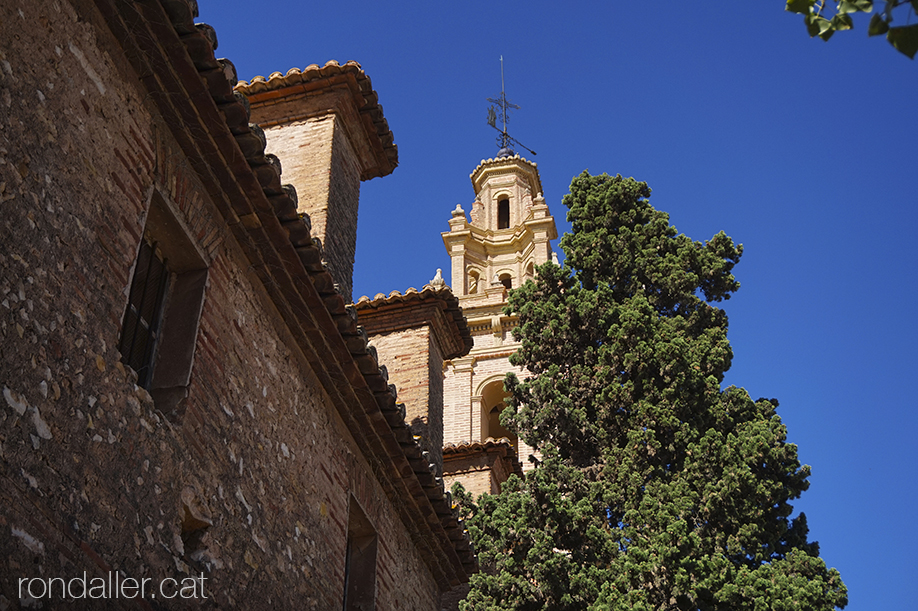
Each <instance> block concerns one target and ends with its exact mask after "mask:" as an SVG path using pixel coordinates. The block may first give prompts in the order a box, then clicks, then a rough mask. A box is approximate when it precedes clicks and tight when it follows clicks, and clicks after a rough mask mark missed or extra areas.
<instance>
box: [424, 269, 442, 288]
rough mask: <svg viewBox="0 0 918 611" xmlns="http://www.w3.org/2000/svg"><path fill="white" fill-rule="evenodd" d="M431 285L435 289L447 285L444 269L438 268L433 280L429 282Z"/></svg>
mask: <svg viewBox="0 0 918 611" xmlns="http://www.w3.org/2000/svg"><path fill="white" fill-rule="evenodd" d="M428 284H429V285H430V286H432V287H433V288H435V289H442V288H443V287H445V286H446V281H445V280H444V279H443V270H442V269H440V268H439V267H438V268H437V275H436V276H434V277H433V280H431V281H430V282H428Z"/></svg>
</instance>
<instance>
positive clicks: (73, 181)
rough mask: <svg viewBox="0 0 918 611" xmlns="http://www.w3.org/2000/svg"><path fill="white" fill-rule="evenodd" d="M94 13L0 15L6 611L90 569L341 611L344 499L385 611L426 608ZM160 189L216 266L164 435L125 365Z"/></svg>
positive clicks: (64, 7) (73, 6)
mask: <svg viewBox="0 0 918 611" xmlns="http://www.w3.org/2000/svg"><path fill="white" fill-rule="evenodd" d="M88 7H89V5H87V4H85V3H83V2H81V1H80V0H73V2H72V3H71V2H67V1H64V0H58V1H53V2H24V1H23V2H7V3H3V4H2V6H0V39H2V40H4V45H3V48H2V50H0V346H2V350H0V388H2V394H3V399H2V400H0V482H2V485H0V552H2V553H0V608H4V609H5V608H9V607H10V606H11V605H12V608H15V607H16V605H17V604H19V595H18V591H17V587H16V584H17V579H18V578H21V577H39V576H45V577H47V576H61V577H65V578H69V577H72V576H78V575H81V574H82V572H83V571H87V572H88V573H89V575H90V576H93V575H96V576H101V575H105V574H106V573H107V572H109V571H118V572H120V573H121V574H122V575H124V576H130V577H134V578H138V579H139V578H144V577H150V578H152V579H154V580H156V581H158V580H161V579H164V578H176V579H181V578H182V577H185V576H189V575H198V574H199V573H203V574H204V575H206V577H207V581H206V584H207V587H206V590H205V592H204V593H205V595H206V596H207V599H208V600H206V601H203V603H202V601H201V600H200V599H196V600H192V601H188V602H186V603H184V604H183V603H180V602H178V601H172V603H170V605H169V608H170V609H172V608H185V607H188V608H191V607H194V608H205V609H215V608H252V607H259V608H261V607H266V608H277V609H323V610H324V609H335V608H340V607H341V595H342V592H343V570H344V557H345V545H346V528H347V519H348V518H347V516H348V503H349V502H351V501H350V499H351V498H353V499H354V500H355V501H356V502H358V503H359V504H360V505H361V507H362V508H363V511H364V512H365V513H366V515H367V517H368V518H369V519H370V521H371V522H372V523H373V524H374V526H375V528H376V530H377V532H378V535H379V551H378V567H379V568H378V572H377V598H376V600H377V609H383V610H384V609H434V608H436V605H437V599H438V596H439V593H438V588H437V585H436V583H435V582H434V578H433V576H432V575H431V573H430V570H429V569H428V567H427V566H425V565H424V563H423V562H422V560H421V556H420V555H419V552H418V542H417V541H416V540H415V539H414V535H413V534H412V533H411V532H410V531H409V529H407V528H406V526H405V525H404V524H403V523H402V522H401V521H400V518H399V517H398V514H397V512H396V510H395V509H394V508H393V506H392V505H391V503H390V501H389V500H388V499H387V497H386V495H385V493H384V491H383V490H382V489H381V487H380V485H379V483H378V480H377V477H376V474H375V473H374V470H373V468H372V467H371V466H370V465H369V464H368V463H367V461H366V460H365V459H364V458H363V456H362V454H361V453H360V452H359V450H358V449H357V446H356V445H355V443H354V441H353V437H352V434H351V432H350V431H348V429H347V427H346V426H345V425H344V423H343V422H342V420H341V418H340V417H339V415H338V413H337V412H336V411H335V410H334V409H333V408H332V407H331V406H330V402H329V400H328V397H327V396H326V395H325V394H324V390H323V389H322V387H321V386H320V384H319V382H318V381H317V379H316V374H315V372H313V371H312V370H311V369H310V367H309V365H308V363H307V362H306V360H305V359H304V358H303V356H302V354H301V353H300V352H299V351H298V350H297V348H295V345H296V344H295V343H294V342H293V341H292V340H291V339H290V337H289V336H288V331H287V330H286V327H285V326H284V324H283V322H282V321H281V320H280V318H279V316H278V314H277V311H276V309H275V308H274V306H273V305H272V302H271V300H270V298H269V296H268V294H267V292H266V290H265V288H264V286H263V284H262V282H261V280H260V279H259V277H258V276H257V275H256V270H252V269H251V268H250V266H249V264H248V262H247V259H246V258H245V257H244V255H243V251H242V248H241V246H240V244H238V243H237V242H236V240H235V238H234V237H233V235H232V233H231V232H228V231H226V228H225V224H224V223H223V221H222V219H220V218H219V215H218V212H217V210H216V207H215V205H214V202H212V201H211V200H210V199H209V197H208V196H207V195H206V194H205V193H204V191H203V189H202V188H201V186H200V184H199V183H198V180H197V178H196V176H195V174H194V173H193V172H192V171H191V169H190V164H189V162H188V160H187V159H186V158H184V157H183V153H182V152H181V149H180V148H179V147H178V145H177V144H176V143H175V142H174V141H173V140H172V139H171V136H170V135H169V134H170V131H169V130H168V129H167V128H166V126H165V125H164V124H163V122H162V119H161V118H159V116H158V115H157V113H156V111H155V109H154V107H153V106H152V104H151V103H150V101H149V100H148V99H147V98H146V95H145V92H144V91H143V90H141V89H140V86H139V81H138V78H137V75H136V74H134V73H133V71H132V69H131V67H130V66H129V65H128V64H127V63H126V60H125V59H124V56H123V53H122V52H121V49H120V48H119V47H117V46H116V44H115V42H114V39H113V38H112V37H111V35H110V34H109V33H107V30H105V28H104V26H102V25H100V22H101V19H100V17H99V16H98V14H96V13H95V12H94V11H93V10H91V9H90V8H88ZM78 11H79V13H78ZM154 190H155V191H156V192H158V193H159V194H160V196H161V197H163V198H165V199H167V200H168V201H169V202H170V207H172V208H173V209H177V210H179V211H180V215H181V219H180V220H181V221H182V223H183V224H184V225H185V226H186V227H187V228H190V234H191V235H190V236H189V237H190V238H191V239H193V240H194V242H195V243H196V245H197V247H198V249H199V250H201V251H203V252H206V253H207V254H208V263H209V277H208V284H207V288H206V292H205V301H204V306H203V312H202V316H201V322H200V328H199V331H198V335H197V338H196V346H195V360H194V368H193V370H192V380H191V384H190V387H189V395H188V397H187V399H186V400H185V409H184V412H183V415H182V417H181V418H180V419H174V420H169V419H167V418H166V417H164V415H163V414H162V413H160V412H158V411H157V410H156V409H155V406H154V404H153V402H152V400H151V398H150V396H149V395H148V394H147V392H146V391H144V390H143V389H140V388H138V387H137V386H136V385H135V383H134V382H135V380H136V374H134V372H132V371H131V370H129V369H128V368H126V367H125V366H124V365H122V364H121V357H120V354H119V353H118V351H117V344H118V337H119V333H120V326H121V319H122V316H123V313H124V308H125V303H126V300H127V291H128V286H129V283H130V279H131V274H132V266H133V262H134V259H135V256H136V252H137V248H138V245H139V243H140V240H141V238H142V235H143V231H144V224H145V219H146V212H147V210H148V208H149V205H150V201H151V197H152V194H153V192H154ZM189 516H193V519H192V518H190V517H189ZM192 523H194V524H198V526H197V527H200V524H205V526H204V527H200V530H199V531H196V533H195V536H189V532H188V528H189V524H192ZM139 606H140V607H141V608H155V607H151V606H149V605H146V606H145V605H142V604H141V605H139ZM52 608H53V605H52ZM94 608H99V609H121V608H136V606H135V605H134V604H133V603H128V602H126V601H100V603H99V605H98V606H97V607H94ZM159 608H162V607H159Z"/></svg>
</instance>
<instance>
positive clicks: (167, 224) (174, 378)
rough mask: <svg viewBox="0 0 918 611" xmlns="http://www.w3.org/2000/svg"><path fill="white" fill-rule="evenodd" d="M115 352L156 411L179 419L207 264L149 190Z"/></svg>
mask: <svg viewBox="0 0 918 611" xmlns="http://www.w3.org/2000/svg"><path fill="white" fill-rule="evenodd" d="M143 235H144V237H143V239H142V240H141V245H140V247H139V248H138V251H137V261H136V263H135V264H134V275H133V277H132V279H131V288H130V290H129V291H128V303H127V306H126V307H125V310H124V319H123V321H122V327H121V338H120V339H119V343H118V348H119V350H120V351H121V360H122V361H123V362H124V363H125V364H126V365H128V366H129V367H131V368H132V369H133V370H134V371H136V372H137V384H138V385H140V386H142V387H143V388H146V389H147V391H149V393H150V396H151V397H152V398H153V402H154V404H155V405H156V407H157V409H159V410H161V411H162V413H163V414H165V415H166V417H167V418H170V419H175V420H177V419H180V418H181V417H182V414H183V413H184V399H185V397H187V396H188V388H189V384H190V383H191V370H192V367H193V365H194V353H195V346H196V344H197V334H198V324H199V322H200V320H201V312H202V311H203V307H204V291H205V288H206V285H207V264H206V263H205V258H204V253H203V251H202V250H201V249H200V248H199V246H198V245H197V242H196V241H195V240H194V239H193V238H192V237H191V236H192V232H191V230H190V229H188V226H187V224H186V223H185V221H183V220H182V216H181V212H180V211H178V210H177V207H176V206H175V204H173V203H171V200H166V198H165V197H163V196H162V195H161V194H160V193H159V192H154V193H153V195H152V198H151V202H150V209H149V212H148V214H147V222H146V226H145V227H144V234H143Z"/></svg>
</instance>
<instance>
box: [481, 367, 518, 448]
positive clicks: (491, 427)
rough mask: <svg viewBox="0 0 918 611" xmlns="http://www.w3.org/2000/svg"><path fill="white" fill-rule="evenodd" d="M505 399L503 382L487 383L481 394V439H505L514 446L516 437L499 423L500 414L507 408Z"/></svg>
mask: <svg viewBox="0 0 918 611" xmlns="http://www.w3.org/2000/svg"><path fill="white" fill-rule="evenodd" d="M507 397H508V393H507V392H506V391H505V390H504V383H503V380H495V381H494V382H491V383H489V384H488V385H487V386H486V387H485V388H484V391H483V392H482V393H481V403H482V407H483V408H484V414H483V416H484V419H483V422H482V439H487V438H488V437H493V438H494V439H500V438H501V437H506V438H507V439H509V440H510V443H511V444H513V445H514V446H516V444H517V436H516V435H515V434H514V433H513V432H511V431H510V430H508V429H507V428H506V427H504V426H503V425H502V424H501V423H500V414H501V412H503V411H504V409H505V408H506V407H507V404H506V403H505V401H506V399H507Z"/></svg>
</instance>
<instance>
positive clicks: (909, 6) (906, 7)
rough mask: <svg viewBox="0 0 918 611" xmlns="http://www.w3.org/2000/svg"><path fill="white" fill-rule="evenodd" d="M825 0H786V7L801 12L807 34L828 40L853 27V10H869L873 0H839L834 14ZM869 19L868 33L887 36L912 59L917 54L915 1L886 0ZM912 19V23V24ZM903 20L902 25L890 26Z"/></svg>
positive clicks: (901, 51)
mask: <svg viewBox="0 0 918 611" xmlns="http://www.w3.org/2000/svg"><path fill="white" fill-rule="evenodd" d="M829 4H830V3H829V2H828V1H827V0H787V5H786V6H785V10H787V11H789V12H791V13H798V14H800V15H803V21H804V23H805V24H806V29H807V31H808V32H809V33H810V36H811V37H813V36H818V37H820V38H822V39H823V40H829V39H830V38H831V37H832V35H833V34H835V32H841V31H843V30H852V29H854V19H853V18H852V17H851V16H852V15H853V14H855V13H871V12H873V9H874V2H873V0H842V1H841V2H836V3H834V4H835V9H834V11H835V12H834V14H832V9H831V8H829V7H828V5H829ZM879 4H882V5H883V6H882V9H878V10H877V12H876V13H874V14H873V16H872V17H871V18H870V23H869V24H868V26H867V35H868V36H881V35H883V34H885V35H886V40H888V41H889V44H891V45H892V46H893V47H895V48H896V50H898V51H899V52H900V53H903V54H904V55H907V56H909V57H910V58H911V59H914V58H915V54H916V53H918V19H916V14H918V0H885V2H881V3H879ZM913 22H915V23H913ZM893 23H902V24H903V25H895V26H894V25H893Z"/></svg>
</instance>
